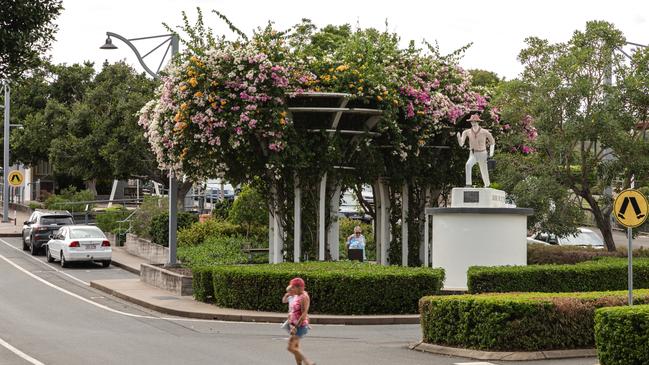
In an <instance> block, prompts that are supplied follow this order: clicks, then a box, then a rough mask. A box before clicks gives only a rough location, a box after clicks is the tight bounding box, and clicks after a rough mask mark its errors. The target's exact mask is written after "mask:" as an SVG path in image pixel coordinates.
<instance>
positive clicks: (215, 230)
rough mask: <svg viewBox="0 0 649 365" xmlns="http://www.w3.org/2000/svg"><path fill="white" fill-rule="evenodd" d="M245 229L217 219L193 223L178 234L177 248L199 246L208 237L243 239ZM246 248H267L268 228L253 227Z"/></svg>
mask: <svg viewBox="0 0 649 365" xmlns="http://www.w3.org/2000/svg"><path fill="white" fill-rule="evenodd" d="M245 234H246V229H245V228H244V227H241V226H240V225H237V224H233V223H230V222H226V221H221V220H218V219H208V220H206V221H205V222H203V223H194V224H192V225H191V226H189V227H187V228H185V229H183V230H182V231H180V232H179V233H178V246H192V245H199V244H202V243H204V242H206V241H207V240H208V239H209V238H210V237H221V236H224V237H243V236H245ZM246 242H247V246H250V247H268V227H265V226H264V227H254V228H253V230H252V231H251V232H250V235H249V237H248V238H247V239H246Z"/></svg>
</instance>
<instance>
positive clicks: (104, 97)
mask: <svg viewBox="0 0 649 365" xmlns="http://www.w3.org/2000/svg"><path fill="white" fill-rule="evenodd" d="M154 88H155V82H154V81H151V80H149V79H147V78H146V77H145V76H144V75H142V74H140V75H138V74H136V73H135V71H134V70H133V69H132V68H131V67H130V66H127V65H126V64H125V63H123V62H120V63H116V64H112V65H110V64H104V66H103V69H102V71H101V72H99V74H97V76H95V77H94V79H93V80H92V83H91V85H90V86H88V88H87V90H86V92H85V93H84V95H83V98H82V100H81V101H80V102H77V103H75V104H73V105H72V107H71V108H70V116H69V120H68V121H67V123H66V125H65V129H64V133H61V134H59V135H55V138H54V139H52V141H51V145H50V148H49V159H50V162H51V163H52V167H53V169H54V170H55V171H57V172H63V173H66V174H69V175H73V176H77V177H80V178H81V179H83V180H84V181H93V180H95V179H99V178H106V177H110V178H118V179H124V178H128V177H130V176H132V175H146V174H149V173H150V171H151V169H152V168H153V166H154V165H153V162H152V159H153V156H152V152H151V150H150V148H149V145H148V144H147V142H146V140H145V138H144V135H143V134H142V130H141V128H140V127H139V126H138V124H137V117H136V112H137V111H138V110H140V108H141V107H142V106H143V105H144V104H145V103H146V101H147V100H148V98H150V97H151V96H152V95H153V89H154ZM47 138H51V135H47Z"/></svg>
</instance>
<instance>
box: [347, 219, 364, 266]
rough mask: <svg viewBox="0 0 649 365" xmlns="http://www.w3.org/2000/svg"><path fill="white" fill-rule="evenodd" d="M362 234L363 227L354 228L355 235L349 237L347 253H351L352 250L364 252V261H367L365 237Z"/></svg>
mask: <svg viewBox="0 0 649 365" xmlns="http://www.w3.org/2000/svg"><path fill="white" fill-rule="evenodd" d="M362 232H363V230H362V229H361V226H356V227H354V234H352V235H350V236H349V237H347V252H349V249H350V248H351V249H360V250H363V259H364V260H366V259H367V258H366V256H365V236H363V233H362Z"/></svg>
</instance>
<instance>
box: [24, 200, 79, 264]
mask: <svg viewBox="0 0 649 365" xmlns="http://www.w3.org/2000/svg"><path fill="white" fill-rule="evenodd" d="M67 224H74V219H72V214H70V212H68V211H54V210H37V211H35V212H34V213H32V215H31V216H30V217H29V220H28V221H26V222H25V224H24V225H23V250H29V251H30V252H31V254H32V255H34V256H35V255H38V254H39V253H40V251H41V248H42V247H43V245H45V244H46V243H47V242H48V241H49V240H50V234H52V233H54V232H56V231H58V229H59V228H61V226H64V225H67Z"/></svg>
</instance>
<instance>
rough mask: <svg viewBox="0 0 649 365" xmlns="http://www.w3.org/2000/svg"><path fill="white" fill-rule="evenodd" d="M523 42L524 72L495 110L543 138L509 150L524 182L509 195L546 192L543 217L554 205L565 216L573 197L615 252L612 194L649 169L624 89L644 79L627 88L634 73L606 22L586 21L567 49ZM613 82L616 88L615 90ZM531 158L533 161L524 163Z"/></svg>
mask: <svg viewBox="0 0 649 365" xmlns="http://www.w3.org/2000/svg"><path fill="white" fill-rule="evenodd" d="M526 42H527V45H528V46H527V48H525V49H523V50H522V51H521V53H520V55H519V59H520V60H521V62H522V63H523V65H524V66H525V69H524V71H523V73H522V75H521V77H520V80H517V81H515V82H514V83H512V84H508V85H506V86H505V87H504V89H501V91H502V94H501V95H500V97H499V101H498V102H497V103H498V104H499V105H500V106H501V108H502V109H503V115H504V116H509V117H511V118H512V119H510V121H512V120H513V121H517V120H521V118H529V119H528V120H530V121H533V122H534V125H535V127H536V128H537V129H538V136H539V137H538V139H536V140H535V141H534V142H533V146H532V148H533V150H529V149H528V150H526V151H525V152H524V153H523V152H522V151H520V150H517V149H516V148H515V147H514V148H513V149H511V151H515V153H516V154H519V158H517V159H516V160H515V161H516V162H517V163H518V164H520V166H519V170H518V171H519V175H518V176H520V180H519V181H518V182H517V183H516V182H514V183H512V184H511V186H510V188H512V189H513V191H514V192H516V191H519V192H520V191H523V190H525V189H524V186H525V185H527V186H528V188H527V189H530V188H534V187H535V186H536V187H543V188H542V189H536V190H533V191H534V192H535V194H537V197H536V199H535V200H536V201H538V202H541V203H543V204H544V205H545V207H546V208H545V211H550V209H551V208H552V206H554V207H555V208H554V209H555V211H556V212H560V211H563V208H564V206H563V205H564V204H571V203H570V201H569V200H570V199H569V198H572V199H573V203H572V204H575V203H576V205H575V206H576V207H577V208H579V209H583V210H585V211H588V212H590V213H592V215H593V217H594V218H595V222H596V223H597V226H598V228H599V229H600V231H601V233H602V236H603V237H604V241H605V243H606V246H607V248H608V249H609V250H611V251H613V250H615V244H614V242H613V236H612V233H611V219H610V213H611V206H612V204H611V194H609V193H607V187H609V186H611V185H612V184H613V181H614V179H616V178H619V177H628V176H630V172H633V171H637V168H636V166H647V163H648V162H649V161H647V159H648V158H649V144H647V143H646V142H644V141H643V140H642V138H641V136H640V133H637V132H635V127H636V123H637V122H639V121H640V120H638V119H637V118H638V116H639V114H638V110H640V109H639V108H638V107H637V103H636V105H635V106H634V105H632V103H630V102H629V98H631V96H632V95H638V93H635V94H634V93H632V92H631V91H632V90H626V91H625V89H624V87H621V86H620V85H626V87H630V88H632V89H633V88H636V89H637V87H639V85H646V82H647V79H646V78H645V79H644V82H645V83H644V84H642V83H636V84H635V85H636V86H633V85H634V84H633V83H632V82H630V80H631V78H630V77H631V76H630V75H631V74H634V75H636V76H637V73H634V72H632V70H633V67H634V66H633V65H631V66H625V65H624V63H623V62H622V55H620V54H619V53H617V52H616V49H620V48H621V47H622V46H623V45H624V44H625V42H626V41H625V39H624V36H623V35H622V33H621V32H620V31H619V30H617V29H616V28H615V27H614V26H613V25H612V24H610V23H607V22H603V21H592V22H588V23H587V24H586V30H585V31H576V32H575V33H574V34H573V36H572V38H571V39H570V40H569V41H568V42H566V43H557V44H551V43H550V42H548V41H547V40H543V39H539V38H535V37H532V38H528V39H527V40H526ZM629 67H630V68H629ZM613 79H615V80H617V83H618V84H617V85H611V80H613ZM645 87H646V86H645ZM645 100H646V99H645ZM512 101H514V102H512ZM645 108H646V104H645ZM645 110H646V109H645ZM534 151H536V155H535V156H534V157H529V156H528V157H524V155H525V153H527V154H530V153H534ZM627 180H628V178H627ZM527 192H528V193H529V190H528V191H527ZM562 192H563V193H562ZM566 193H570V194H569V195H566ZM543 198H545V200H543ZM568 217H570V219H567V220H566V221H568V222H569V223H570V222H572V223H574V220H573V219H572V218H574V217H573V216H572V215H571V214H568ZM564 228H570V227H564ZM573 229H574V226H573Z"/></svg>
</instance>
